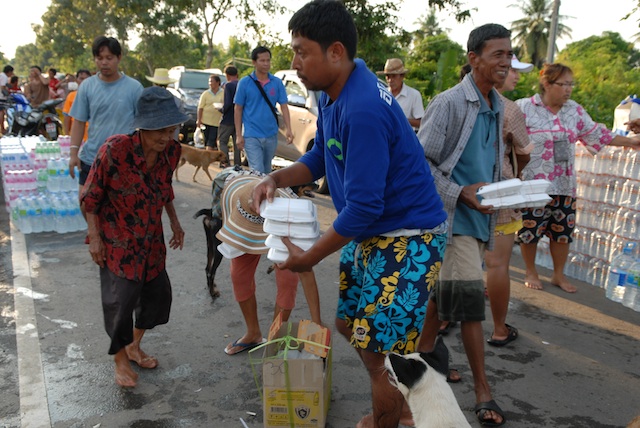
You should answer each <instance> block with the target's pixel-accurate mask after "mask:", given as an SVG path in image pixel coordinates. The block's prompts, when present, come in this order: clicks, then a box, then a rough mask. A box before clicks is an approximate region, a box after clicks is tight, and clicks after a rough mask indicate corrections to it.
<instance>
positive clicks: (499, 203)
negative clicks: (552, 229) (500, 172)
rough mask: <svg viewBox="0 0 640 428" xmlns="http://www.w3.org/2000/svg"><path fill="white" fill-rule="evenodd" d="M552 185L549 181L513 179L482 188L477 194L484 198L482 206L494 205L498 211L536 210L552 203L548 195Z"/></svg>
mask: <svg viewBox="0 0 640 428" xmlns="http://www.w3.org/2000/svg"><path fill="white" fill-rule="evenodd" d="M550 185H551V183H550V182H549V181H547V180H529V181H521V180H520V179H519V178H513V179H511V180H504V181H499V182H497V183H492V184H488V185H486V186H482V187H480V188H479V189H478V192H477V194H478V196H481V197H482V201H481V202H480V204H481V205H493V207H494V208H496V209H505V208H511V209H517V208H536V207H544V206H545V205H547V204H548V203H549V202H550V201H551V197H550V196H549V195H548V194H547V193H546V192H547V189H549V186H550Z"/></svg>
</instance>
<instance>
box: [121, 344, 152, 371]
mask: <svg viewBox="0 0 640 428" xmlns="http://www.w3.org/2000/svg"><path fill="white" fill-rule="evenodd" d="M125 349H126V352H127V358H128V359H129V361H133V362H134V363H136V364H137V365H138V366H139V367H140V368H142V369H155V368H156V367H158V360H157V358H155V357H151V356H149V355H147V354H145V352H144V351H143V350H142V349H140V347H139V346H137V347H136V346H132V345H127V346H125Z"/></svg>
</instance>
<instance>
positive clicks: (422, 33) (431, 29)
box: [411, 7, 445, 43]
mask: <svg viewBox="0 0 640 428" xmlns="http://www.w3.org/2000/svg"><path fill="white" fill-rule="evenodd" d="M416 24H418V29H417V30H416V31H414V32H413V33H412V34H411V36H412V37H413V42H414V43H418V42H421V41H422V40H424V38H425V37H429V36H438V35H440V34H443V33H444V32H445V31H444V30H443V29H442V28H441V27H440V22H439V20H438V17H437V16H436V9H435V8H434V7H432V8H430V9H429V13H428V14H427V15H426V16H425V15H422V16H420V18H418V20H417V21H416Z"/></svg>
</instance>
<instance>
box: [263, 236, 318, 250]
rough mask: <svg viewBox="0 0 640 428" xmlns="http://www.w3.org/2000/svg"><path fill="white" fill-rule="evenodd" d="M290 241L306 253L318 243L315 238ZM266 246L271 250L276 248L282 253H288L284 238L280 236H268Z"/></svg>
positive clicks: (292, 239)
mask: <svg viewBox="0 0 640 428" xmlns="http://www.w3.org/2000/svg"><path fill="white" fill-rule="evenodd" d="M289 239H291V243H292V244H293V245H295V246H297V247H300V248H302V249H303V250H304V251H307V250H308V249H309V248H311V247H312V246H313V244H315V242H316V239H315V238H311V239H302V238H289ZM265 244H266V245H267V247H269V248H275V249H276V250H280V251H288V250H287V247H286V245H284V242H282V237H280V236H276V235H269V236H267V240H266V241H265Z"/></svg>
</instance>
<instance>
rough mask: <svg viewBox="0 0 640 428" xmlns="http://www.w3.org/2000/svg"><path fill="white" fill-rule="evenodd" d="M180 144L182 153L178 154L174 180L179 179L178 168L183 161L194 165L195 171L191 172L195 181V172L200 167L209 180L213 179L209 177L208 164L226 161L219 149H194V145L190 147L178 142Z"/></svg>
mask: <svg viewBox="0 0 640 428" xmlns="http://www.w3.org/2000/svg"><path fill="white" fill-rule="evenodd" d="M180 145H181V146H182V154H181V155H180V162H178V165H177V166H176V181H180V180H179V179H178V170H179V169H180V167H181V166H182V165H184V164H185V162H189V163H190V164H191V165H194V166H195V167H196V170H195V172H194V173H193V177H192V178H193V181H194V182H196V174H197V173H198V170H199V169H200V168H202V170H203V171H204V173H205V174H207V177H209V180H211V181H213V178H211V174H209V165H211V164H212V163H213V162H216V161H219V162H226V161H227V157H226V156H225V154H224V153H222V152H221V151H220V150H204V149H196V148H195V147H191V146H189V145H187V144H180Z"/></svg>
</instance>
